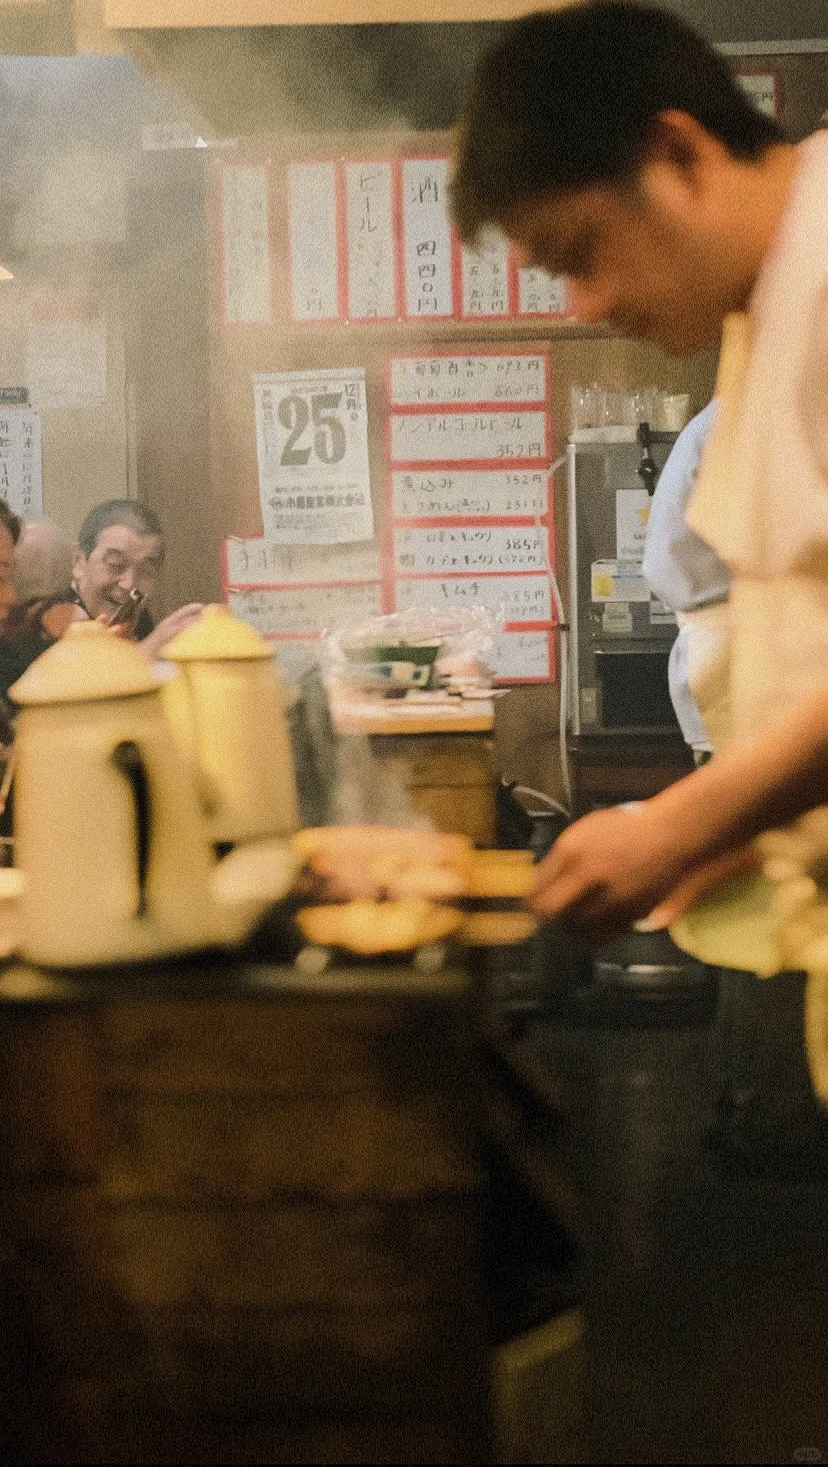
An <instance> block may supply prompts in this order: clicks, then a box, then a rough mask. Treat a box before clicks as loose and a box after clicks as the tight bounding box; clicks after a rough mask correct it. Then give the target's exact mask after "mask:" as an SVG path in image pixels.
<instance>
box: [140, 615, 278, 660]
mask: <svg viewBox="0 0 828 1467" xmlns="http://www.w3.org/2000/svg"><path fill="white" fill-rule="evenodd" d="M161 655H162V657H164V658H165V659H167V660H169V661H170V662H224V661H228V662H229V661H245V662H251V661H253V660H254V659H264V658H266V657H272V656H273V649H272V648H271V647H269V646H268V644H267V642H266V641H265V639H264V637H260V636H259V633H258V632H257V631H254V629H253V627H251V626H249V625H248V623H247V622H246V621H242V620H241V618H240V617H238V616H235V615H234V613H233V612H232V611H231V610H230V608H229V606H215V605H214V606H205V608H204V610H203V611H202V613H201V615H200V616H199V617H198V618H197V620H196V621H194V622H192V623H191V625H190V626H188V627H185V628H184V630H183V631H182V632H179V633H178V636H176V637H173V639H172V641H171V642H167V644H166V646H165V647H164V648H163V649H162V652H161Z"/></svg>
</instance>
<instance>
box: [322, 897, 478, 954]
mask: <svg viewBox="0 0 828 1467" xmlns="http://www.w3.org/2000/svg"><path fill="white" fill-rule="evenodd" d="M296 921H297V924H298V926H299V929H300V931H301V932H302V935H303V937H305V938H307V940H308V942H312V943H316V944H317V945H318V946H320V947H341V948H345V949H347V951H349V952H353V953H361V954H363V955H364V956H366V957H369V956H372V955H376V954H378V953H390V952H410V951H411V949H412V948H415V947H425V946H427V945H428V944H430V943H433V942H441V941H442V940H443V939H444V938H446V937H449V936H450V935H451V934H452V932H456V931H457V929H458V927H460V925H461V924H462V922H463V913H462V912H458V911H456V910H455V909H454V908H453V907H440V906H435V905H434V903H433V902H427V901H409V902H393V901H391V902H372V901H355V902H344V903H342V904H331V905H326V906H320V907H306V908H305V909H304V910H303V911H301V912H299V913H298V914H297V917H296Z"/></svg>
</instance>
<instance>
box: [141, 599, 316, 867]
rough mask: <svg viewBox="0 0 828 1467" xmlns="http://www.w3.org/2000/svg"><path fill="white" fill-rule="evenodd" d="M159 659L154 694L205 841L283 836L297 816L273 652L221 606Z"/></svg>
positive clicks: (235, 841) (294, 826)
mask: <svg viewBox="0 0 828 1467" xmlns="http://www.w3.org/2000/svg"><path fill="white" fill-rule="evenodd" d="M163 656H164V658H165V659H166V660H169V661H170V662H173V663H175V664H176V672H175V675H174V676H173V677H172V678H170V680H169V681H168V682H166V683H165V684H164V692H163V698H164V705H165V708H166V712H167V717H168V719H169V722H170V727H171V729H172V731H173V735H174V737H175V740H176V742H177V744H178V747H179V749H180V751H181V753H182V754H183V755H184V756H185V758H186V759H188V760H189V762H190V763H191V765H192V766H194V767H195V768H197V770H198V778H199V781H200V785H201V793H202V801H203V806H204V811H205V818H206V820H207V824H208V829H209V832H210V837H211V839H212V840H213V841H214V842H215V843H216V844H224V843H229V844H238V843H241V842H246V841H251V840H257V839H261V838H262V837H265V836H286V835H290V834H291V833H292V832H293V831H294V830H296V829H297V828H298V825H299V809H298V803H297V798H296V778H295V774H294V768H293V755H292V751H291V747H290V738H289V734H288V726H287V719H286V717H285V707H284V698H283V694H282V688H281V685H280V682H279V675H278V672H277V669H276V664H275V662H274V658H273V649H272V648H271V647H270V646H269V645H268V643H267V642H266V641H265V640H264V638H263V637H260V636H259V634H258V632H256V631H254V630H253V628H252V627H251V626H248V624H247V623H246V622H244V621H241V620H240V618H239V617H237V616H234V614H233V613H232V612H231V611H230V610H229V609H228V608H227V607H226V606H206V607H205V608H204V611H203V612H202V614H201V616H200V617H199V618H198V620H197V621H195V622H194V623H193V624H192V625H191V626H189V627H187V628H185V630H184V631H183V632H179V634H178V636H177V637H174V638H173V640H172V641H171V642H168V643H167V645H166V647H165V648H164V650H163Z"/></svg>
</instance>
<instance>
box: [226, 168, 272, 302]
mask: <svg viewBox="0 0 828 1467" xmlns="http://www.w3.org/2000/svg"><path fill="white" fill-rule="evenodd" d="M221 223H222V234H221V240H222V256H223V262H224V314H225V320H226V321H227V323H228V325H238V326H242V325H248V326H249V325H267V324H268V323H269V321H270V319H271V309H270V301H271V288H270V199H269V187H268V170H267V168H265V167H262V166H254V165H244V164H238V163H233V164H226V165H225V166H224V167H223V168H222V170H221Z"/></svg>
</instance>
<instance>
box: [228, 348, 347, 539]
mask: <svg viewBox="0 0 828 1467" xmlns="http://www.w3.org/2000/svg"><path fill="white" fill-rule="evenodd" d="M253 393H254V402H255V411H256V446H257V453H258V463H259V498H260V501H261V507H262V523H263V526H264V534H265V538H266V539H270V540H275V541H276V542H277V543H278V544H309V545H312V544H316V545H335V544H338V543H340V542H341V541H351V540H370V539H371V538H372V536H373V532H374V517H373V511H372V507H371V488H370V475H369V465H368V421H367V411H366V404H365V372H364V369H363V368H361V367H353V368H351V367H341V368H332V369H331V370H330V371H328V372H276V373H257V374H255V375H254V378H253Z"/></svg>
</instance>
